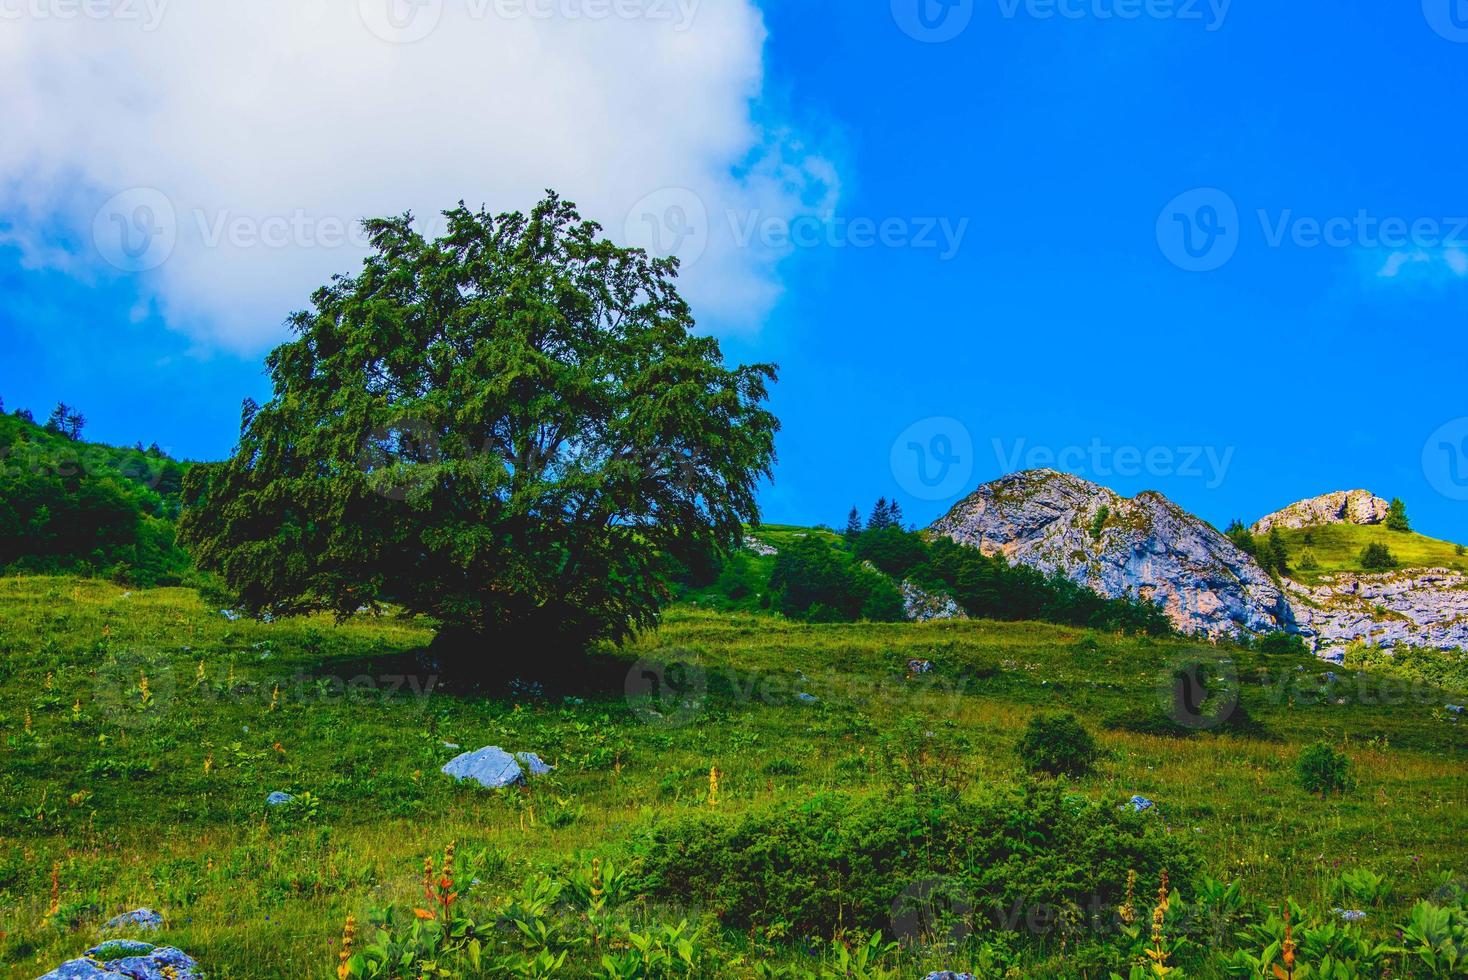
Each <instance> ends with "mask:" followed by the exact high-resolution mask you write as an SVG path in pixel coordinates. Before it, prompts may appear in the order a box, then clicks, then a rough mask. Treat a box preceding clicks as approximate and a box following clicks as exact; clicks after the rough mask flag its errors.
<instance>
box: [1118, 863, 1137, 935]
mask: <svg viewBox="0 0 1468 980" xmlns="http://www.w3.org/2000/svg"><path fill="white" fill-rule="evenodd" d="M1136 890H1137V873H1136V871H1128V872H1127V873H1126V901H1125V902H1122V903H1121V908H1119V909H1117V910H1116V914H1117V915H1118V916H1120V917H1121V921H1122V923H1123V924H1125V925H1131V924H1133V923H1134V922H1136V921H1137V909H1136V906H1135V905H1134V904H1133V902H1134V901H1135V898H1136Z"/></svg>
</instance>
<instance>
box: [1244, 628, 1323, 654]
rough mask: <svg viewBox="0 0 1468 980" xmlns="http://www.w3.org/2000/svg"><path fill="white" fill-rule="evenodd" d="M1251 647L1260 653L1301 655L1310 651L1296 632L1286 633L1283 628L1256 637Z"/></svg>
mask: <svg viewBox="0 0 1468 980" xmlns="http://www.w3.org/2000/svg"><path fill="white" fill-rule="evenodd" d="M1253 647H1254V649H1255V650H1258V651H1259V652H1260V653H1272V654H1298V655H1299V656H1302V657H1303V656H1305V655H1306V654H1308V653H1309V652H1310V648H1309V647H1307V646H1306V645H1305V640H1304V639H1303V638H1302V637H1301V636H1300V635H1299V634H1298V633H1286V632H1284V631H1283V630H1280V631H1278V632H1275V633H1264V634H1262V635H1260V636H1258V637H1256V638H1255V639H1254V643H1253Z"/></svg>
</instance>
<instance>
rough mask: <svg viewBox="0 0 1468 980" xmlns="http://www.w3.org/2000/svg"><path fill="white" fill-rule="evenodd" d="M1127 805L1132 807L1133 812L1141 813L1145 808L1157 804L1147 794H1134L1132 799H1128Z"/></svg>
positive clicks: (1147, 808) (1148, 808) (1150, 807)
mask: <svg viewBox="0 0 1468 980" xmlns="http://www.w3.org/2000/svg"><path fill="white" fill-rule="evenodd" d="M1127 805H1128V806H1130V807H1131V808H1132V810H1133V812H1135V813H1141V812H1142V811H1143V810H1150V809H1152V808H1153V807H1154V806H1156V805H1157V804H1155V803H1153V802H1152V801H1151V800H1149V799H1147V798H1146V797H1145V796H1133V797H1132V798H1131V799H1130V800H1128V801H1127Z"/></svg>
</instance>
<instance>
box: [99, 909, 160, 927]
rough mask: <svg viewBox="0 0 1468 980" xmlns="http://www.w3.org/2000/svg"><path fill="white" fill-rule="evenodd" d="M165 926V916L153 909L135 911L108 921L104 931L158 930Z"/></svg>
mask: <svg viewBox="0 0 1468 980" xmlns="http://www.w3.org/2000/svg"><path fill="white" fill-rule="evenodd" d="M162 925H163V916H161V915H159V914H158V913H157V912H154V911H153V910H152V909H133V910H132V911H131V912H124V913H122V914H121V915H117V916H113V917H112V918H110V919H108V920H107V924H106V925H105V926H103V927H102V928H104V929H158V928H161V927H162Z"/></svg>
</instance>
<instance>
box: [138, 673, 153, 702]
mask: <svg viewBox="0 0 1468 980" xmlns="http://www.w3.org/2000/svg"><path fill="white" fill-rule="evenodd" d="M138 694H139V696H140V697H141V698H142V703H143V707H145V708H146V707H147V706H148V704H149V702H151V701H152V700H153V691H152V690H151V689H150V688H149V687H148V675H147V674H142V675H140V676H139V679H138Z"/></svg>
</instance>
